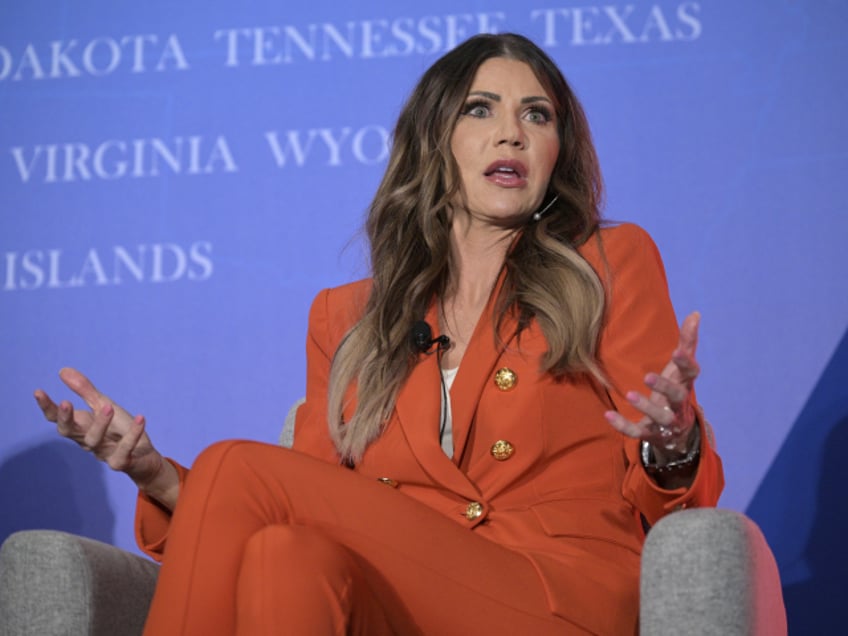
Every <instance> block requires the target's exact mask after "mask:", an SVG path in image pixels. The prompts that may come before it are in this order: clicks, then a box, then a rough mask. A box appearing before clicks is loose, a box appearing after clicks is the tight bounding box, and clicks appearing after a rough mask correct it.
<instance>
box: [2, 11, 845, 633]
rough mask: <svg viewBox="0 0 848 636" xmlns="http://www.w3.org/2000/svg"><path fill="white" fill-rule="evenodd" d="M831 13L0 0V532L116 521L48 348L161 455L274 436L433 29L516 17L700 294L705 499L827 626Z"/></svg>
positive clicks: (484, 27)
mask: <svg viewBox="0 0 848 636" xmlns="http://www.w3.org/2000/svg"><path fill="white" fill-rule="evenodd" d="M846 28H848V6H846V5H845V4H844V3H842V2H838V1H836V0H809V1H803V0H796V1H791V0H769V1H766V0H750V1H748V2H744V3H740V2H735V1H732V0H712V1H711V0H702V1H683V0H654V1H646V0H633V1H630V2H616V1H615V0H612V1H606V2H597V1H595V0H577V1H573V0H560V1H557V0H553V2H549V3H546V2H541V1H539V2H535V3H525V6H524V8H518V7H517V5H516V3H514V2H505V1H496V0H492V1H488V2H484V1H472V0H450V1H448V0H431V1H430V2H428V3H426V5H422V4H421V3H403V2H390V1H388V0H385V1H372V2H361V3H356V4H354V3H343V2H338V1H337V2H328V3H306V4H302V3H298V4H296V5H295V3H278V2H272V1H271V0H252V1H250V2H240V3H210V2H208V1H206V2H198V1H196V0H191V1H189V0H185V1H183V2H180V3H170V2H165V1H163V0H152V1H151V2H147V3H116V2H105V1H103V0H89V1H88V2H86V3H84V4H83V5H80V4H79V3H72V2H67V1H60V0H52V1H50V0H32V1H30V2H28V3H10V2H7V3H3V5H2V6H0V206H2V207H0V363H2V369H3V379H4V381H3V382H2V384H0V400H2V404H3V424H2V427H3V433H4V434H3V442H2V447H0V509H2V511H3V512H2V522H0V539H2V538H3V537H5V536H6V535H7V534H8V533H10V532H11V531H13V530H15V529H19V528H28V527H55V528H63V529H68V530H71V531H75V532H81V533H83V534H86V535H89V536H93V537H96V538H100V539H103V540H106V541H110V542H113V543H115V544H116V545H119V546H122V547H125V548H129V549H134V547H133V536H132V516H133V512H132V511H133V504H134V491H133V489H132V487H131V484H129V483H128V480H126V479H125V478H124V477H123V476H122V475H116V474H113V473H111V472H110V471H109V470H108V469H106V468H105V467H103V466H100V465H98V464H97V463H96V462H94V461H93V460H92V458H90V457H88V456H87V455H85V454H84V453H81V452H79V451H78V450H77V449H76V448H74V447H72V445H71V444H70V443H69V442H66V441H65V440H61V439H57V437H56V435H55V432H54V431H53V429H52V427H51V426H50V425H48V424H45V423H44V422H43V421H41V419H40V417H39V412H38V410H37V408H36V406H35V403H34V402H33V400H32V398H31V394H32V391H33V389H35V388H36V387H43V388H45V389H47V390H48V391H50V392H51V393H53V394H56V395H59V396H61V397H66V396H67V393H66V392H64V391H62V390H61V388H60V384H59V382H58V379H57V377H56V371H57V370H58V369H59V368H60V367H62V366H65V365H72V366H77V367H78V368H80V369H82V370H84V371H85V372H86V373H88V374H89V375H90V376H91V377H92V378H93V379H94V380H95V382H96V383H98V384H99V385H100V387H101V388H102V389H103V390H104V391H106V392H107V393H109V394H111V395H112V396H113V397H115V398H116V399H117V400H118V401H120V402H121V403H122V404H125V405H126V406H128V407H129V408H130V409H131V410H133V411H138V412H143V413H144V414H145V415H146V416H147V418H148V423H149V430H150V432H151V434H152V435H153V437H154V440H155V441H156V442H157V443H158V445H159V446H160V448H161V449H162V450H163V451H165V452H167V453H168V454H170V455H172V456H173V457H175V458H176V459H178V460H179V461H181V462H184V463H191V461H192V459H193V458H194V456H195V455H196V454H197V453H198V452H199V451H200V450H201V449H202V448H203V447H205V446H206V445H208V444H209V443H211V442H212V441H215V440H218V439H221V438H228V437H247V438H256V439H264V440H268V441H273V440H275V439H276V437H277V434H278V432H279V428H280V425H281V423H282V419H283V417H284V415H285V412H286V411H287V409H288V407H289V405H290V404H291V403H292V402H293V401H294V400H295V399H296V398H297V397H299V396H300V395H302V394H303V392H304V354H303V348H304V345H303V342H304V336H305V324H306V315H307V310H308V307H309V304H310V301H311V299H312V297H313V296H314V294H315V293H316V292H317V291H318V290H319V289H321V288H322V287H326V286H329V285H335V284H339V283H342V282H345V281H348V280H351V279H354V278H358V277H361V276H363V275H365V274H366V273H367V272H366V267H365V258H364V255H363V250H362V242H361V239H360V236H359V234H358V232H359V228H360V226H361V222H362V219H363V214H364V211H365V209H366V207H367V205H368V203H369V200H370V197H371V196H372V194H373V192H374V190H375V188H376V185H377V183H378V181H379V178H380V176H381V173H382V171H383V169H384V167H385V158H386V142H387V138H388V135H389V131H390V130H391V127H392V125H393V123H394V120H395V118H396V116H397V114H398V111H399V108H400V106H401V104H402V102H403V100H404V99H405V97H406V95H407V94H408V92H409V90H410V89H411V87H412V86H413V84H414V83H415V81H416V80H417V78H418V77H419V76H420V74H421V73H422V72H423V70H424V69H425V68H426V67H427V66H429V65H430V64H431V63H432V62H433V61H434V60H435V59H436V58H437V57H438V56H439V55H441V54H442V53H444V52H445V51H447V50H448V49H449V48H451V47H452V46H454V45H455V44H456V43H457V42H458V41H461V40H462V39H464V38H466V37H468V36H469V35H472V34H474V33H478V32H481V31H518V32H521V33H524V34H525V35H528V36H529V37H531V38H532V39H534V40H535V41H536V42H538V43H539V44H540V45H542V46H543V47H544V48H545V49H546V50H547V51H548V52H549V53H550V54H551V55H552V56H553V57H554V59H555V60H556V61H557V62H558V63H559V64H560V66H561V67H562V69H563V70H564V72H565V74H566V75H567V77H568V78H569V79H570V81H571V82H572V84H573V85H574V87H575V88H576V90H577V92H578V94H579V96H580V97H581V98H582V100H583V102H584V105H585V107H586V110H587V112H588V114H589V117H590V121H591V123H592V127H593V130H594V134H595V139H596V142H597V146H598V149H599V153H600V156H601V161H602V165H603V168H604V173H605V179H606V183H607V188H608V205H607V209H606V214H607V216H608V217H609V218H613V219H621V220H630V221H635V222H637V223H639V224H641V225H643V226H644V227H645V228H647V229H648V231H649V232H651V234H652V235H653V236H654V238H655V239H656V241H657V243H658V245H659V247H660V249H661V251H662V253H663V255H664V258H665V262H666V267H667V270H668V274H669V282H670V286H671V293H672V297H673V300H674V302H675V306H676V308H677V310H678V315H679V316H680V317H682V316H683V315H685V314H686V313H688V312H689V311H691V310H693V309H699V310H700V311H701V312H702V313H703V316H704V318H703V322H702V340H701V347H700V358H701V361H702V364H703V369H704V371H703V374H702V377H701V379H700V380H699V383H698V390H699V396H700V399H701V401H702V403H703V404H704V405H705V407H706V410H707V414H708V417H709V419H710V420H711V421H712V422H713V424H714V426H715V429H716V433H717V438H718V443H719V447H720V450H721V452H722V455H723V457H724V461H725V469H726V476H727V482H728V486H727V490H726V492H725V494H724V496H723V498H722V502H721V504H722V505H723V506H725V507H730V508H735V509H738V510H744V511H747V512H748V513H749V514H751V515H752V516H753V517H754V519H755V520H756V521H758V523H760V525H761V526H762V527H763V529H764V531H765V533H766V536H767V537H768V538H769V541H770V542H771V544H772V546H773V548H774V550H775V553H776V555H777V557H778V560H779V563H780V567H781V574H782V577H783V581H784V584H785V590H786V597H787V604H788V606H789V613H790V625H791V626H792V627H793V628H800V629H803V628H805V627H806V628H809V629H812V626H814V625H815V626H821V625H826V624H827V620H828V616H829V615H830V614H829V613H828V612H829V610H830V609H832V608H829V607H827V603H826V602H825V601H823V600H822V599H823V598H826V597H825V596H823V594H822V590H824V588H825V585H828V584H831V583H830V582H832V581H837V580H839V577H842V578H843V579H844V576H845V575H846V574H848V567H846V563H845V559H844V558H835V556H836V555H838V554H841V553H842V549H841V541H840V539H841V538H842V537H843V536H844V533H843V532H840V529H844V528H845V527H846V520H848V511H846V504H845V501H846V498H845V496H844V495H843V494H841V489H840V488H839V486H837V484H841V482H843V481H844V477H845V476H846V475H845V468H843V466H844V465H845V462H844V460H843V455H844V453H845V448H846V446H845V443H844V442H845V441H846V428H845V423H846V418H848V398H846V393H848V392H846V391H845V389H844V383H845V380H846V376H848V352H847V351H848V350H847V349H846V346H847V345H846V342H845V341H846V326H847V325H848V283H847V282H846V278H845V271H846V261H848V251H846V249H845V243H846V239H848V217H846V214H845V212H846V210H845V204H844V201H846V200H848V185H846V180H845V179H844V176H843V175H844V174H845V173H846V169H848V153H846V144H848V131H847V130H846V125H845V123H844V113H845V112H846V110H848V85H846V80H845V72H844V60H845V59H848V50H846V49H848V44H846V39H845V37H844V33H845V31H846ZM840 68H841V69H842V70H840ZM814 601H815V602H814ZM816 621H824V622H816Z"/></svg>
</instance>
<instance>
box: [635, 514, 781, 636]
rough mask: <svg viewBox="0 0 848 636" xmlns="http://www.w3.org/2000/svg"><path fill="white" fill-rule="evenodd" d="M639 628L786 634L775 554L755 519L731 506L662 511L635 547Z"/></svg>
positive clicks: (653, 633)
mask: <svg viewBox="0 0 848 636" xmlns="http://www.w3.org/2000/svg"><path fill="white" fill-rule="evenodd" d="M640 586H641V598H640V633H641V634H644V635H650V636H656V635H664V634H669V635H672V634H674V635H677V634H682V633H688V634H722V635H733V634H763V635H765V634H768V635H769V636H773V635H776V636H780V635H782V634H786V630H787V628H786V610H785V608H784V605H783V594H782V592H781V587H780V576H779V574H778V570H777V563H776V562H775V559H774V555H773V554H772V552H771V550H770V549H769V547H768V544H767V543H766V540H765V537H764V536H763V533H762V532H761V531H760V529H759V528H758V527H757V525H756V524H755V523H754V522H753V521H752V520H751V519H749V518H748V517H746V516H745V515H744V514H741V513H739V512H734V511H732V510H718V509H715V508H698V509H691V510H682V511H679V512H675V513H673V514H670V515H668V516H666V517H663V518H662V519H661V520H660V521H659V522H658V523H657V524H656V525H655V526H654V527H653V528H652V529H651V530H650V532H649V533H648V537H647V539H646V541H645V547H644V550H643V552H642V575H641V579H640Z"/></svg>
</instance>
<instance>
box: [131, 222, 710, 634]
mask: <svg viewBox="0 0 848 636" xmlns="http://www.w3.org/2000/svg"><path fill="white" fill-rule="evenodd" d="M601 243H603V254H604V258H601V256H600V254H601V251H600V249H599V246H600V244H601ZM581 253H582V254H583V256H584V257H585V258H586V259H587V260H588V261H589V262H590V263H591V264H592V265H593V266H594V267H595V268H596V270H597V271H599V272H604V271H606V272H607V273H608V274H609V276H608V277H607V276H604V275H602V277H601V278H602V280H606V279H608V280H610V281H611V283H612V284H611V288H610V289H609V299H608V305H607V319H606V322H605V327H604V330H603V333H602V336H601V341H600V346H599V352H598V355H599V359H600V362H601V364H602V366H603V368H604V370H605V372H606V373H607V375H608V377H609V380H610V382H611V385H612V388H611V389H610V390H609V391H604V390H599V387H598V386H597V385H596V383H594V382H592V381H590V380H588V379H574V378H568V379H565V380H558V379H556V378H553V377H551V376H550V375H549V374H543V373H540V371H539V357H540V355H541V354H542V353H544V351H545V350H546V348H547V346H546V342H545V339H544V336H543V334H542V332H541V330H540V329H539V327H538V325H536V324H534V323H532V322H531V324H530V325H528V326H527V327H526V328H525V329H524V330H523V331H522V332H521V335H520V337H517V336H516V325H515V324H514V323H510V319H509V318H508V319H507V320H505V321H504V322H503V324H502V325H501V326H500V329H501V331H500V332H498V333H495V326H494V321H493V320H492V312H493V304H494V300H493V299H494V298H495V297H496V295H497V291H498V289H499V288H500V285H501V284H502V281H501V282H499V283H498V285H497V286H496V288H495V292H494V293H493V295H492V299H491V300H490V302H489V307H488V308H487V309H486V310H485V311H484V312H483V315H482V317H481V319H480V321H479V323H478V325H477V327H476V330H475V332H474V334H473V336H472V338H471V340H470V342H469V344H468V348H467V349H466V352H465V355H464V357H463V360H462V364H461V365H460V367H459V371H458V373H457V375H456V378H455V380H454V383H453V386H452V388H451V392H450V401H451V410H452V423H453V439H454V454H453V456H452V457H448V456H447V455H446V454H445V453H444V452H443V451H442V449H441V447H440V445H439V440H438V429H439V421H440V400H441V384H440V372H439V368H438V361H437V359H436V356H426V355H423V354H422V356H421V357H420V359H419V361H418V363H417V364H416V365H415V366H414V368H413V369H412V371H411V374H410V376H409V378H408V380H407V381H406V383H405V384H404V386H403V387H402V388H401V390H400V392H399V394H398V397H397V401H396V407H395V410H394V412H393V414H392V416H391V417H390V419H389V420H388V421H387V423H386V426H385V429H384V431H383V433H382V434H381V435H380V437H379V438H378V439H377V440H376V441H375V442H373V443H372V444H371V446H369V448H368V449H367V451H366V452H365V455H364V457H363V458H362V459H361V461H359V462H358V463H357V464H356V466H355V467H354V468H347V467H343V466H340V465H339V460H338V456H337V453H336V451H335V448H334V446H333V444H332V442H331V440H330V437H329V433H328V428H327V412H326V396H327V382H328V377H329V369H330V363H331V360H332V356H333V354H334V352H335V350H336V348H337V347H338V345H339V342H340V341H341V339H342V338H343V337H344V334H345V333H346V332H347V330H348V329H349V328H350V326H351V325H352V324H354V323H355V321H356V320H357V319H358V316H359V315H360V314H361V311H362V307H363V305H364V302H365V300H366V298H367V295H368V290H369V282H368V281H360V282H357V283H353V284H350V285H346V286H344V287H340V288H336V289H332V290H325V291H324V292H322V293H321V294H319V296H318V297H317V298H316V300H315V302H314V303H313V306H312V310H311V312H310V319H309V335H308V337H307V384H306V402H305V403H304V404H303V405H302V406H301V407H300V409H299V410H298V413H297V420H296V426H295V443H294V450H288V449H283V448H279V447H276V446H271V445H266V444H260V443H256V442H246V441H234V442H224V443H220V444H216V445H214V446H212V447H211V448H209V449H208V450H206V451H204V452H203V453H201V455H200V456H199V457H198V459H197V460H196V462H195V463H194V465H193V467H192V469H191V471H188V470H187V469H185V468H182V467H180V466H178V470H179V472H180V479H181V491H180V497H179V502H178V504H177V507H176V510H175V512H174V514H173V515H170V514H169V513H168V512H167V511H165V510H164V509H162V508H161V507H159V506H158V505H157V504H156V503H155V502H153V501H151V500H149V499H147V498H146V497H144V496H140V497H139V504H138V509H137V518H136V532H137V539H138V542H139V545H140V546H141V547H142V549H144V550H145V551H146V552H147V553H148V554H150V555H152V556H154V557H155V558H157V559H160V558H161V559H162V562H163V565H162V569H161V573H160V579H159V584H158V586H157V589H156V594H155V596H154V599H153V603H152V606H151V610H150V615H149V618H148V622H147V626H146V630H145V634H147V635H148V636H151V635H155V636H161V635H171V634H180V635H192V636H212V635H215V634H244V635H250V636H261V635H264V634H269V635H270V634H297V635H300V634H305V635H310V636H312V635H322V634H368V635H369V636H374V635H377V636H379V635H381V634H404V635H406V634H427V635H439V636H442V635H451V634H458V635H459V634H462V635H467V634H509V635H510V636H517V635H522V636H523V635H524V634H534V635H537V634H628V633H629V634H635V633H636V631H637V629H638V578H639V555H640V551H641V545H642V541H643V539H644V532H643V530H642V525H641V518H642V517H644V519H646V520H647V521H648V523H654V522H655V521H656V520H657V519H659V518H660V517H661V516H662V515H664V514H666V513H668V512H670V511H672V510H675V509H679V508H681V507H688V506H711V505H715V503H716V501H717V499H718V495H719V493H720V491H721V488H722V486H723V479H722V470H721V461H720V459H719V458H718V456H717V455H716V453H715V451H714V450H713V448H712V444H711V437H710V434H709V432H708V431H707V429H706V427H705V425H704V424H703V423H699V426H701V456H700V463H699V466H698V472H697V475H696V478H695V481H694V483H693V484H692V485H691V486H690V487H689V488H688V489H677V490H668V491H667V490H663V489H661V488H659V487H658V486H657V484H656V483H654V482H653V481H652V480H651V478H650V477H649V476H648V475H646V473H645V471H644V469H643V467H642V465H641V463H640V461H639V444H638V441H637V440H632V439H629V438H625V437H623V436H622V435H620V434H619V433H618V432H616V431H615V430H614V429H613V428H612V427H611V426H609V424H608V423H607V422H606V420H605V419H604V416H603V414H604V412H605V411H606V410H608V409H610V408H617V409H618V410H620V411H621V412H622V413H624V414H625V415H626V416H627V417H629V418H630V419H634V420H635V419H638V413H637V412H636V411H635V410H634V409H633V408H632V407H631V406H630V405H629V404H628V403H627V402H626V400H624V399H622V398H621V391H626V390H629V389H637V390H644V384H643V379H644V376H645V374H646V373H647V372H648V371H659V370H661V369H662V368H663V367H664V366H665V364H666V363H667V361H668V360H669V358H670V356H671V353H672V351H673V350H674V348H675V346H676V344H677V338H678V332H677V324H676V318H675V316H674V312H673V310H672V308H671V303H670V301H669V299H668V292H667V289H666V283H665V275H664V272H663V269H662V263H661V261H660V259H659V256H658V254H657V251H656V248H655V247H654V245H653V242H652V241H651V240H650V237H648V236H647V234H645V232H644V231H642V230H641V229H639V228H637V227H636V226H633V225H622V226H619V227H616V228H608V229H604V230H601V231H600V232H599V235H598V236H596V237H594V238H593V239H592V240H590V242H589V243H587V244H586V245H585V246H584V247H583V248H581ZM425 319H426V320H427V321H428V322H429V324H430V325H431V326H434V327H437V325H438V315H437V312H436V307H435V304H434V306H433V307H431V309H430V311H429V313H428V315H427V316H425ZM436 335H438V334H436ZM505 377H506V378H509V379H510V381H508V382H504V378H505ZM350 395H351V397H355V396H354V394H353V393H351V394H350ZM352 409H353V405H350V406H349V407H348V409H347V410H346V412H345V418H344V419H345V421H349V416H350V414H351V412H352Z"/></svg>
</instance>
